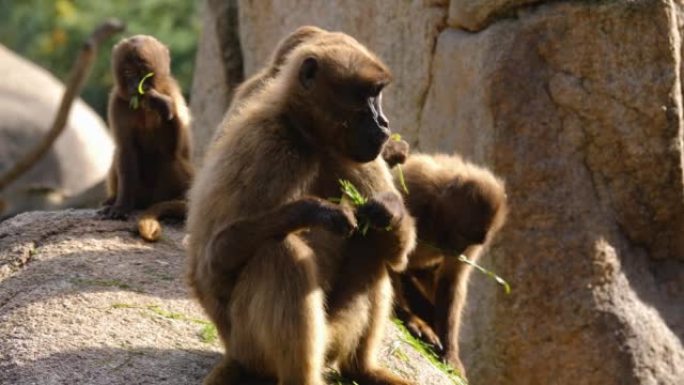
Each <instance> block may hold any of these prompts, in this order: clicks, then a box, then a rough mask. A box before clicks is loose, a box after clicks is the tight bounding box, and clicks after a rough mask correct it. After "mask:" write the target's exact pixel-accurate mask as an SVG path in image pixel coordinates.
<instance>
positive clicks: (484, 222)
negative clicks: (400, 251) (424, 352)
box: [383, 145, 508, 373]
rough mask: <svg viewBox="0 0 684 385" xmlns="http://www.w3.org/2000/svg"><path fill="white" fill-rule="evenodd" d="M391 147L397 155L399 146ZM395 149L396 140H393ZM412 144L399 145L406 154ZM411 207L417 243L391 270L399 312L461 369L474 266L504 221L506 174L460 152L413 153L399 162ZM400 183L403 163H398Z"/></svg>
mask: <svg viewBox="0 0 684 385" xmlns="http://www.w3.org/2000/svg"><path fill="white" fill-rule="evenodd" d="M388 148H389V147H386V151H385V152H384V153H383V156H384V157H385V158H386V159H387V158H392V157H394V156H398V155H401V154H392V153H391V151H388V150H387V149H388ZM395 150H396V148H395ZM407 150H408V146H407V145H406V146H400V148H399V150H398V151H399V152H400V153H403V156H406V151H407ZM402 173H403V178H404V180H405V183H406V187H407V190H408V191H404V190H403V189H401V191H402V193H403V194H404V199H405V201H406V205H407V206H408V209H409V212H410V213H411V215H413V216H414V217H415V218H416V227H417V232H418V244H417V246H416V248H415V250H414V251H413V252H412V253H411V254H410V256H409V266H408V268H407V270H406V271H405V272H404V273H402V274H400V275H399V274H393V276H392V281H393V284H394V287H395V291H396V297H397V298H396V306H395V311H396V314H397V316H398V317H399V318H400V319H401V320H402V321H404V323H405V325H406V326H407V327H408V328H409V330H411V332H412V333H414V334H415V335H417V336H419V337H421V338H423V339H424V340H426V341H427V342H429V343H431V344H433V345H434V346H435V347H436V348H437V349H438V351H439V352H440V353H441V354H442V355H443V356H444V357H445V358H446V359H447V360H448V361H449V362H450V363H451V364H452V365H453V366H454V367H456V368H457V369H459V370H461V373H465V372H464V371H463V365H462V363H461V360H460V358H459V351H458V336H459V330H460V322H461V313H462V311H463V305H464V304H465V299H466V294H467V287H468V279H469V276H470V273H471V271H472V268H471V267H470V266H469V265H467V264H465V263H463V262H460V261H459V260H458V259H457V257H458V256H459V255H460V254H464V255H465V256H466V257H468V258H469V259H470V260H473V261H476V260H477V259H478V258H479V257H480V254H481V253H482V251H483V249H484V248H485V246H486V245H487V244H488V243H489V242H490V241H491V239H492V238H493V237H494V235H495V234H496V233H497V232H498V230H499V229H500V228H501V226H503V224H504V222H505V219H506V215H507V212H508V206H507V198H506V191H505V188H504V184H503V182H502V181H501V180H500V179H499V178H497V177H496V176H495V175H493V174H492V173H491V172H490V171H489V170H487V169H485V168H482V167H479V166H476V165H474V164H471V163H469V162H466V161H464V160H463V159H461V157H459V156H457V155H452V156H448V155H442V154H438V155H433V156H429V155H419V154H414V155H410V156H408V158H407V159H406V162H405V163H404V164H403V166H402ZM394 176H395V181H396V183H397V185H399V183H400V182H399V170H398V169H395V170H394Z"/></svg>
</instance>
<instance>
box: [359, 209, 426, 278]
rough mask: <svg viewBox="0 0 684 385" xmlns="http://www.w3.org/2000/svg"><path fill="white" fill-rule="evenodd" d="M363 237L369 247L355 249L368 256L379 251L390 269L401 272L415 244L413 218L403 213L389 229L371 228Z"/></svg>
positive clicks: (370, 256)
mask: <svg viewBox="0 0 684 385" xmlns="http://www.w3.org/2000/svg"><path fill="white" fill-rule="evenodd" d="M365 238H367V242H368V244H369V247H365V248H357V251H358V250H361V252H364V253H368V254H369V258H372V257H373V255H377V254H378V253H379V252H380V253H382V255H381V256H382V258H384V259H385V262H386V263H387V265H389V267H390V269H391V270H392V271H394V272H402V271H404V270H405V269H406V266H407V265H408V255H409V253H411V251H413V249H414V247H415V245H416V233H415V224H414V219H413V217H411V216H410V215H409V214H408V213H405V214H404V215H403V217H402V218H401V220H400V221H399V223H398V224H397V225H395V226H392V228H391V229H381V228H375V229H373V228H372V229H370V230H369V231H368V234H366V236H365Z"/></svg>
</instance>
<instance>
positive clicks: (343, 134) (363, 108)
mask: <svg viewBox="0 0 684 385" xmlns="http://www.w3.org/2000/svg"><path fill="white" fill-rule="evenodd" d="M328 39H329V40H330V43H329V46H327V47H326V50H324V51H323V52H316V53H315V54H314V55H312V56H310V57H306V58H305V59H304V60H303V62H302V64H301V67H300V72H299V81H300V83H301V84H302V86H303V87H304V88H305V89H306V90H307V92H309V93H310V98H311V100H312V101H313V103H314V105H315V106H317V107H315V108H313V109H312V113H313V115H314V119H315V120H317V124H316V126H317V127H322V128H321V129H322V130H324V132H318V133H315V135H317V136H318V137H319V138H322V140H323V141H324V142H325V143H326V144H327V145H329V146H330V147H332V148H333V149H334V150H335V152H337V153H338V154H340V155H341V156H342V157H345V158H347V159H351V160H353V161H355V162H359V163H365V162H369V161H372V160H373V159H375V158H376V157H377V156H378V155H379V154H380V152H381V151H382V147H383V145H384V144H385V142H386V141H387V139H388V138H389V134H390V131H389V122H388V120H387V117H386V116H385V114H384V113H383V111H382V90H383V88H384V87H385V86H386V85H387V84H388V83H389V81H390V74H389V71H388V70H387V68H386V67H385V66H384V65H383V64H382V63H381V62H380V61H379V60H378V59H377V58H375V57H374V56H372V54H370V53H369V52H368V51H367V50H366V49H365V48H364V47H363V46H361V45H360V44H359V43H357V42H355V41H352V40H351V38H348V37H345V38H340V37H339V36H336V35H335V34H331V37H329V38H328Z"/></svg>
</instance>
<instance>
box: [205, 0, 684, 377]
mask: <svg viewBox="0 0 684 385" xmlns="http://www.w3.org/2000/svg"><path fill="white" fill-rule="evenodd" d="M237 6H238V12H239V19H238V20H239V26H238V30H239V38H240V44H239V46H237V45H234V46H233V49H236V50H237V49H239V50H240V52H241V53H242V57H243V63H244V73H245V75H247V76H249V75H250V74H251V73H253V72H254V71H255V70H256V68H258V66H259V63H262V62H263V61H264V60H265V59H266V58H267V56H268V53H269V52H270V50H271V49H272V47H273V46H274V44H275V43H276V42H277V41H278V39H279V38H280V37H281V36H283V35H284V34H286V33H287V32H289V31H291V30H292V29H294V28H295V27H297V26H299V25H301V24H316V25H319V26H322V27H324V28H329V29H336V30H342V31H345V32H348V33H350V34H352V35H354V36H356V37H357V38H358V39H359V40H360V41H362V42H363V43H365V44H366V45H368V46H369V47H370V48H371V49H372V50H374V51H376V52H377V53H378V54H379V55H380V56H381V57H382V58H383V59H384V60H385V61H386V62H387V63H388V64H389V66H390V68H392V69H393V71H394V73H395V78H396V81H395V82H394V84H393V85H392V86H390V87H389V88H388V90H387V93H386V95H385V96H386V97H385V99H386V106H385V107H386V111H387V113H388V116H389V118H390V121H391V124H392V126H393V127H394V129H395V130H396V131H399V132H401V133H402V135H403V136H404V137H405V138H407V139H408V140H409V141H410V142H411V143H412V145H413V146H414V148H416V149H418V150H421V151H428V152H429V151H446V152H451V151H458V152H460V153H462V154H464V155H465V156H467V157H469V158H471V159H474V160H475V161H477V162H480V163H482V164H485V165H487V166H489V167H491V168H492V169H493V170H494V171H495V172H496V173H498V174H500V175H501V176H502V177H504V178H505V179H506V182H507V186H508V190H509V199H510V201H511V206H512V210H511V215H510V218H509V222H508V224H507V226H506V227H505V229H504V230H503V232H502V233H501V235H500V237H499V238H498V240H497V241H496V243H495V245H493V247H492V248H491V250H490V253H488V255H486V256H485V257H484V259H483V261H482V262H483V263H484V264H485V265H488V266H491V267H492V268H493V269H494V270H495V271H496V272H497V273H499V274H500V275H502V276H504V277H505V278H507V279H508V280H509V281H510V282H511V284H512V285H513V292H512V294H510V295H505V294H503V293H502V292H501V291H500V290H499V289H498V288H497V287H496V286H495V285H494V284H493V283H492V282H491V281H490V280H488V279H486V278H484V277H482V276H480V275H477V274H476V275H475V276H474V279H473V282H472V286H471V297H470V298H469V307H468V314H467V317H466V320H465V325H464V328H465V330H464V333H463V334H462V337H463V338H462V341H461V344H462V348H461V351H462V353H463V354H464V356H465V357H464V358H465V363H466V368H467V369H468V374H469V378H470V380H471V383H472V384H475V385H479V384H488V385H489V384H501V385H504V384H505V385H510V384H520V385H523V384H524V385H530V384H531V385H536V384H540V385H547V384H592V385H593V384H597V385H599V384H600V385H613V384H614V385H618V384H620V385H624V384H628V385H630V384H666V385H675V384H681V383H684V348H683V345H682V341H683V340H684V311H682V303H684V220H683V218H684V173H683V171H682V135H683V134H682V132H683V125H682V95H681V68H682V60H681V58H682V38H681V36H682V35H681V29H682V25H683V24H684V23H683V22H682V13H681V11H680V6H681V4H680V3H679V2H678V1H672V0H649V1H646V0H632V1H627V0H614V1H539V0H537V1H535V0H451V1H427V0H424V1H418V0H415V1H403V2H393V1H383V0H375V1H355V2H351V1H330V2H326V3H325V4H324V5H323V4H321V3H320V2H314V1H311V0H270V1H247V0H244V1H239V2H238V4H237ZM198 76H202V74H199V73H198Z"/></svg>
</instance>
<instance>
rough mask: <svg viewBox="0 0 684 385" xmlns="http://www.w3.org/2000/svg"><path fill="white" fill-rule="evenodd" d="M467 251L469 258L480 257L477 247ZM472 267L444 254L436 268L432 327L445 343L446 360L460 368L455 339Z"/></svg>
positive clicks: (456, 340) (459, 326)
mask: <svg viewBox="0 0 684 385" xmlns="http://www.w3.org/2000/svg"><path fill="white" fill-rule="evenodd" d="M470 251H472V252H467V253H466V255H467V256H468V258H469V259H471V260H475V259H477V257H478V256H479V255H478V254H479V247H477V248H474V249H471V250H470ZM471 272H472V268H471V267H470V266H468V265H466V264H465V263H463V262H460V261H459V260H458V259H457V258H456V257H454V256H447V257H446V258H445V259H444V263H443V264H442V266H441V267H440V269H439V270H438V272H437V274H438V277H437V290H436V293H435V327H436V329H437V330H436V331H437V334H438V335H439V338H440V339H441V340H442V344H443V345H444V353H445V357H446V359H447V360H448V361H449V362H450V363H451V364H453V365H454V366H456V367H457V369H462V365H461V362H460V359H459V349H458V338H459V332H460V329H461V315H462V312H463V306H464V305H465V302H466V296H467V294H468V278H469V277H470V273H471Z"/></svg>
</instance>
